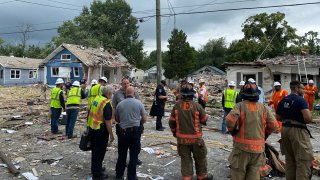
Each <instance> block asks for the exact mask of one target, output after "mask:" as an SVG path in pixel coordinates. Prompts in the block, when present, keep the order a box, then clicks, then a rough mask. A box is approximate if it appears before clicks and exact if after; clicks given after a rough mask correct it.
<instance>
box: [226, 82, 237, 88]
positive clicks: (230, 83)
mask: <svg viewBox="0 0 320 180" xmlns="http://www.w3.org/2000/svg"><path fill="white" fill-rule="evenodd" d="M228 86H231V87H235V86H236V83H235V82H234V81H230V82H229V84H228Z"/></svg>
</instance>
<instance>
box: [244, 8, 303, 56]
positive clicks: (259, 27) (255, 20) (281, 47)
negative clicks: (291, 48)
mask: <svg viewBox="0 0 320 180" xmlns="http://www.w3.org/2000/svg"><path fill="white" fill-rule="evenodd" d="M242 27H243V29H242V32H243V33H244V38H243V40H244V41H253V42H255V43H258V44H259V45H260V46H261V47H262V48H263V49H261V53H262V52H263V51H265V52H264V53H263V54H262V56H261V59H263V58H273V57H276V56H279V55H283V54H284V53H285V51H286V48H287V46H288V44H289V43H293V40H295V39H296V38H297V35H296V33H295V32H296V29H295V28H292V27H291V26H289V25H288V22H287V21H286V20H285V14H284V13H280V12H277V13H271V14H267V13H261V14H257V15H254V16H250V17H249V18H248V19H247V20H246V21H245V22H244V23H243V25H242ZM253 42H251V43H253ZM269 43H270V44H269ZM246 50H248V49H246ZM251 56H256V55H254V54H252V55H251ZM256 58H259V55H258V56H256V57H255V58H254V59H256Z"/></svg>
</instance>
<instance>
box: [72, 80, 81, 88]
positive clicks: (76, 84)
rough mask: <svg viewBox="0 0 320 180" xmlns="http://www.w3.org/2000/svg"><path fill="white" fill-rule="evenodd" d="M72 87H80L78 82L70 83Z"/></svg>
mask: <svg viewBox="0 0 320 180" xmlns="http://www.w3.org/2000/svg"><path fill="white" fill-rule="evenodd" d="M72 86H78V87H79V86H80V82H79V81H74V82H73V83H72Z"/></svg>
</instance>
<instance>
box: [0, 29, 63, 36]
mask: <svg viewBox="0 0 320 180" xmlns="http://www.w3.org/2000/svg"><path fill="white" fill-rule="evenodd" d="M57 29H58V28H46V29H35V30H30V31H28V33H31V32H40V31H51V30H57ZM21 33H24V32H23V31H17V32H5V33H0V35H8V34H21Z"/></svg>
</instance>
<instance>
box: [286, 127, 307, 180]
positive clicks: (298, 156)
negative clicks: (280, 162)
mask: <svg viewBox="0 0 320 180" xmlns="http://www.w3.org/2000/svg"><path fill="white" fill-rule="evenodd" d="M280 148H281V153H282V154H283V155H285V158H286V179H290V180H306V179H311V176H312V173H311V166H312V160H313V154H312V145H311V142H310V136H309V134H308V132H307V130H305V129H301V128H295V127H283V129H282V131H281V143H280Z"/></svg>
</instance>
